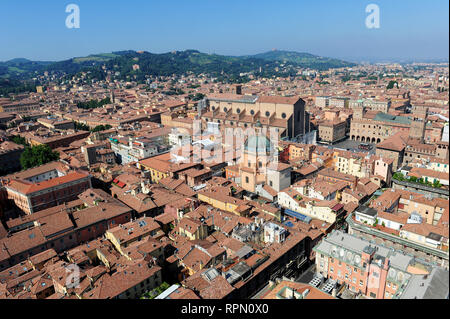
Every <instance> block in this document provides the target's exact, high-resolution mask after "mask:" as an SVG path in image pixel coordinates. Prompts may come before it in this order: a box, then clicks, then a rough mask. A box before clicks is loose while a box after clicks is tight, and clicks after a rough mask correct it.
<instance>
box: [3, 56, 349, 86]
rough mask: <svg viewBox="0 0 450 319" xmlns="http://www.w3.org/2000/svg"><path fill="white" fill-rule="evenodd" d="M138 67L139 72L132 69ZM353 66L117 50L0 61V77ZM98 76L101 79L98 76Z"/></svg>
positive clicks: (314, 59)
mask: <svg viewBox="0 0 450 319" xmlns="http://www.w3.org/2000/svg"><path fill="white" fill-rule="evenodd" d="M134 65H139V69H136V67H133V66H134ZM354 65H355V64H354V63H350V62H346V61H342V60H338V59H332V58H324V57H320V56H315V55H312V54H309V53H299V52H292V51H278V50H276V51H269V52H265V53H260V54H255V55H246V56H225V55H218V54H207V53H202V52H199V51H197V50H185V51H172V52H168V53H160V54H156V53H150V52H146V51H132V50H127V51H117V52H112V53H101V54H92V55H89V56H85V57H75V58H71V59H68V60H64V61H58V62H48V61H30V60H28V59H24V58H17V59H12V60H9V61H6V62H0V77H2V76H3V77H10V78H22V79H26V78H30V77H32V76H33V75H36V74H41V73H43V72H45V71H47V72H56V73H61V74H76V73H78V72H81V71H87V70H90V71H92V72H94V73H96V74H97V75H99V76H100V73H102V72H103V71H102V67H103V66H105V67H106V68H107V69H108V70H114V71H115V73H117V72H119V73H120V74H121V75H123V77H124V78H126V77H127V76H132V77H134V78H136V77H139V78H141V77H143V76H144V75H145V74H148V75H156V76H161V75H162V76H167V75H171V74H184V73H189V72H192V73H194V74H200V73H204V74H210V75H213V76H230V77H239V76H241V74H250V73H258V72H260V71H261V75H263V76H264V75H265V76H271V75H280V76H285V75H295V74H296V71H297V69H298V68H311V69H317V70H327V69H330V68H341V67H350V66H354ZM100 77H101V76H100Z"/></svg>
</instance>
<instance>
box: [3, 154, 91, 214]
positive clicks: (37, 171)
mask: <svg viewBox="0 0 450 319" xmlns="http://www.w3.org/2000/svg"><path fill="white" fill-rule="evenodd" d="M2 184H3V187H4V189H5V190H6V193H7V194H8V199H10V200H12V201H13V202H14V204H15V205H16V206H17V207H18V208H19V209H20V210H22V211H23V212H25V213H26V214H33V213H35V212H37V211H40V210H43V209H46V208H49V207H53V206H57V205H59V204H62V203H64V202H67V201H70V200H73V199H75V198H76V196H77V195H78V194H80V193H82V192H84V191H85V190H87V189H89V188H92V184H91V176H90V175H89V173H88V172H86V171H81V170H80V171H74V170H70V169H69V168H68V167H67V166H66V165H65V164H63V163H62V162H51V163H48V164H45V165H42V166H39V167H35V168H32V169H28V170H26V171H23V172H19V173H15V174H12V175H8V176H6V177H3V178H2Z"/></svg>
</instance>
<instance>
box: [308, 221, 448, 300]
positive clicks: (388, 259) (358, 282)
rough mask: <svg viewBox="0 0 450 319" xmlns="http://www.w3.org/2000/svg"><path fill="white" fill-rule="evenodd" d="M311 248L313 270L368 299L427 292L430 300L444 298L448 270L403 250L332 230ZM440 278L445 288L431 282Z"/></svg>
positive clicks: (399, 297)
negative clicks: (313, 261)
mask: <svg viewBox="0 0 450 319" xmlns="http://www.w3.org/2000/svg"><path fill="white" fill-rule="evenodd" d="M313 250H314V251H315V253H316V272H317V273H320V274H321V275H323V276H324V277H326V278H331V279H333V280H335V281H336V282H337V283H338V284H343V285H345V287H347V289H349V290H350V291H352V292H354V293H361V294H362V295H364V296H366V297H368V298H371V299H402V298H407V299H411V298H414V296H416V298H422V296H423V295H427V294H428V295H429V298H430V299H434V298H436V299H441V298H447V297H448V285H449V284H448V278H449V273H448V271H447V270H445V269H443V268H441V267H439V266H436V265H434V264H431V263H428V262H426V261H424V260H421V259H418V258H414V257H413V256H411V255H408V254H406V253H405V252H403V251H399V250H393V249H390V248H387V247H385V246H383V245H379V244H374V243H371V242H369V241H367V240H364V239H361V238H359V237H356V236H353V235H349V234H346V233H344V232H342V231H336V230H335V231H333V232H331V233H330V234H329V235H328V236H327V237H325V238H323V239H322V241H321V242H320V243H319V244H318V245H317V246H315V247H314V248H313ZM428 277H431V280H429V278H428ZM441 280H442V281H443V285H444V286H446V289H445V288H444V289H438V290H437V291H436V290H435V289H434V287H433V284H434V283H435V282H439V281H441ZM418 281H424V285H417V282H418ZM430 282H432V283H430ZM425 283H426V285H425ZM418 286H419V287H420V288H419V287H418Z"/></svg>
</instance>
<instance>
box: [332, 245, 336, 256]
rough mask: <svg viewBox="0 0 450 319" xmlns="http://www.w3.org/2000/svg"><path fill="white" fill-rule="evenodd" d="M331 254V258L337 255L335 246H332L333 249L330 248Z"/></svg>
mask: <svg viewBox="0 0 450 319" xmlns="http://www.w3.org/2000/svg"><path fill="white" fill-rule="evenodd" d="M331 253H332V254H333V256H336V255H337V248H336V246H333V247H332V248H331Z"/></svg>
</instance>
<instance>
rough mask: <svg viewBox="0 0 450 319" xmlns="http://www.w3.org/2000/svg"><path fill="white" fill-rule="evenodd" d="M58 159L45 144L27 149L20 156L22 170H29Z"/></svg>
mask: <svg viewBox="0 0 450 319" xmlns="http://www.w3.org/2000/svg"><path fill="white" fill-rule="evenodd" d="M58 159H59V153H58V152H54V151H52V149H51V148H50V147H49V146H48V145H45V144H42V145H37V146H33V147H27V148H25V150H24V151H23V153H22V155H21V156H20V165H21V166H22V169H29V168H32V167H36V166H40V165H43V164H46V163H49V162H52V161H56V160H58Z"/></svg>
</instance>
